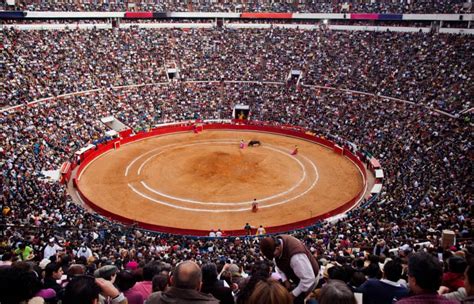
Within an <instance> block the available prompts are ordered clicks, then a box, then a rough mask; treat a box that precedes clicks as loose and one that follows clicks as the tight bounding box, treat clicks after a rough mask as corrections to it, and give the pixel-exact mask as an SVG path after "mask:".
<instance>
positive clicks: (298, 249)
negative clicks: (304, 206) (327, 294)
mask: <svg viewBox="0 0 474 304" xmlns="http://www.w3.org/2000/svg"><path fill="white" fill-rule="evenodd" d="M260 251H261V252H262V254H263V255H264V256H265V257H266V258H267V259H269V260H274V261H275V264H276V270H277V272H279V274H280V275H281V277H282V281H283V282H284V284H285V286H286V287H287V289H291V294H292V296H293V297H294V298H295V303H303V302H304V299H305V297H306V295H307V294H308V293H309V292H311V291H312V289H313V288H314V287H315V286H316V285H317V283H318V279H317V278H318V274H319V265H318V262H317V261H316V259H315V258H314V256H313V255H312V254H311V252H310V251H309V250H308V248H306V246H305V245H304V244H303V243H302V242H301V241H300V240H298V239H297V238H295V237H293V236H290V235H280V236H278V237H266V238H264V239H263V240H262V241H261V242H260ZM292 283H293V284H294V285H296V286H295V287H294V288H292V286H291V285H292Z"/></svg>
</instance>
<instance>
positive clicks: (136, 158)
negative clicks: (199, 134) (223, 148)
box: [124, 138, 219, 176]
mask: <svg viewBox="0 0 474 304" xmlns="http://www.w3.org/2000/svg"><path fill="white" fill-rule="evenodd" d="M146 139H148V138H144V139H143V140H146ZM201 141H207V142H219V141H218V140H201ZM197 142H200V141H197ZM177 145H179V144H170V145H166V146H161V147H158V148H155V149H152V150H150V151H147V152H145V153H143V154H141V155H139V156H137V157H135V158H134V159H133V160H132V161H131V162H130V163H129V164H128V166H127V167H126V168H125V174H124V176H128V171H129V170H130V168H131V167H132V166H133V165H134V164H135V163H136V162H137V161H138V160H139V159H140V158H142V157H143V156H145V155H147V154H150V153H153V152H155V151H157V150H160V149H163V148H167V147H173V146H177Z"/></svg>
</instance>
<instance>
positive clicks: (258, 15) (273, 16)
mask: <svg viewBox="0 0 474 304" xmlns="http://www.w3.org/2000/svg"><path fill="white" fill-rule="evenodd" d="M240 18H251V19H291V18H293V14H292V13H242V14H240Z"/></svg>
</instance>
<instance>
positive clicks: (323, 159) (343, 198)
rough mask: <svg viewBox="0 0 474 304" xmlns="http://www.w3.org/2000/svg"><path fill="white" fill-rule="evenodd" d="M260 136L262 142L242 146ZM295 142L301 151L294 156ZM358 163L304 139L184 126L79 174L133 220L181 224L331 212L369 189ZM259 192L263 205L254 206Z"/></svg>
mask: <svg viewBox="0 0 474 304" xmlns="http://www.w3.org/2000/svg"><path fill="white" fill-rule="evenodd" d="M241 139H244V141H245V142H248V141H249V140H251V139H257V140H260V141H261V142H262V146H261V147H246V148H245V149H239V142H240V140H241ZM295 145H298V147H299V153H298V155H297V156H292V155H290V152H291V150H292V149H293V148H294V146H295ZM363 186H364V185H363V178H362V175H361V173H360V171H359V169H358V168H357V167H356V166H355V164H353V163H352V162H351V161H350V160H348V159H347V158H345V157H342V156H339V155H337V154H335V153H333V152H332V151H331V150H329V149H327V148H325V147H323V146H320V145H317V144H314V143H311V142H307V141H304V140H301V139H297V138H292V137H286V136H282V135H277V134H270V133H256V132H247V131H246V132H241V131H224V130H219V131H204V132H202V133H200V134H198V135H196V134H193V133H190V132H186V133H175V134H170V135H164V136H159V137H154V138H151V139H146V140H141V141H138V142H134V143H131V144H127V145H123V146H122V147H120V149H118V150H112V151H110V152H108V153H106V154H104V155H102V156H101V157H99V158H97V159H96V160H94V161H93V162H92V163H91V164H90V165H89V166H88V167H87V168H86V169H85V170H84V171H83V173H82V174H81V176H80V180H79V187H80V189H81V191H82V192H83V193H84V195H85V196H86V197H88V198H89V199H90V200H91V201H93V202H94V203H95V204H96V205H99V206H100V207H102V208H103V209H106V210H108V211H110V212H112V213H115V214H117V215H121V216H124V217H127V218H130V219H133V220H135V221H140V222H144V223H150V224H155V225H161V226H168V227H176V228H183V229H198V230H210V229H217V228H221V229H223V230H236V229H243V227H244V225H245V223H247V222H248V223H250V224H251V225H252V226H258V225H264V226H265V227H269V226H278V225H284V224H288V223H292V222H297V221H301V220H305V219H308V218H311V217H314V216H317V215H319V214H323V213H325V212H327V211H330V210H333V209H335V208H337V207H339V206H341V205H343V204H344V203H345V202H347V201H349V200H350V199H351V198H353V197H355V196H356V195H357V194H358V193H359V191H360V190H362V187H363ZM254 198H256V199H257V201H258V202H259V211H258V212H257V213H253V212H251V210H250V209H251V202H252V200H253V199H254Z"/></svg>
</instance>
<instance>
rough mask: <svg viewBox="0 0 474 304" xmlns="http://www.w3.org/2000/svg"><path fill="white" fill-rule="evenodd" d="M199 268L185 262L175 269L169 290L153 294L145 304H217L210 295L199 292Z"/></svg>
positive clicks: (192, 263)
mask: <svg viewBox="0 0 474 304" xmlns="http://www.w3.org/2000/svg"><path fill="white" fill-rule="evenodd" d="M201 280H202V274H201V268H199V266H198V265H197V264H196V263H194V262H192V261H185V262H182V263H180V264H178V266H177V267H176V269H175V271H174V272H173V274H172V276H171V285H172V286H171V288H169V289H168V290H167V291H165V292H161V291H158V292H154V293H152V294H151V296H150V297H149V298H148V300H147V301H146V303H147V304H162V303H163V304H166V303H180V304H188V303H208V304H218V303H219V300H217V299H216V298H214V297H213V296H212V295H209V294H205V293H202V292H200V291H199V290H200V289H201Z"/></svg>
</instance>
